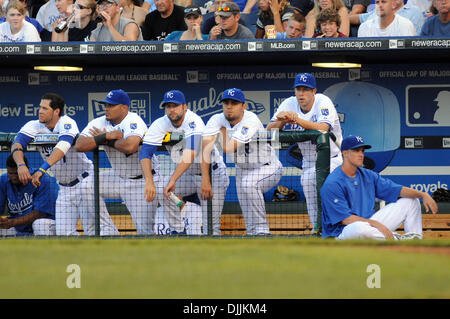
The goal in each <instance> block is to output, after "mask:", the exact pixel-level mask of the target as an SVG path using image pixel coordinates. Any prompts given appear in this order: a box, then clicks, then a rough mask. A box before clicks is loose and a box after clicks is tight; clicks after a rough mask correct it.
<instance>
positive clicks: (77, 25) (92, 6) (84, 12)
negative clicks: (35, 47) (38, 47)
mask: <svg viewBox="0 0 450 319" xmlns="http://www.w3.org/2000/svg"><path fill="white" fill-rule="evenodd" d="M74 10H75V12H76V13H75V15H74V16H73V17H72V18H71V19H70V20H71V21H69V28H67V29H66V30H65V31H63V32H61V33H57V32H56V31H55V27H56V26H57V25H58V23H59V22H60V21H62V20H63V19H65V18H61V19H59V20H57V21H56V22H55V24H54V26H53V31H52V41H53V42H67V41H89V38H90V36H91V33H92V31H94V30H95V28H97V22H95V18H96V17H97V3H96V2H95V0H77V2H76V3H75V6H74Z"/></svg>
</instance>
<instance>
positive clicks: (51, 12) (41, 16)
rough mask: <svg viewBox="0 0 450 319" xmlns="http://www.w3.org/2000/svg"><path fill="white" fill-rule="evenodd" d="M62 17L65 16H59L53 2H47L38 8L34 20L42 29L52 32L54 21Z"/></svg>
mask: <svg viewBox="0 0 450 319" xmlns="http://www.w3.org/2000/svg"><path fill="white" fill-rule="evenodd" d="M64 16H65V14H61V13H60V12H59V11H58V9H57V8H56V2H55V0H49V1H48V2H47V3H46V4H44V5H43V6H42V7H40V8H39V11H38V13H37V15H36V20H38V22H39V23H40V24H41V26H42V27H43V28H44V29H46V30H47V31H50V32H52V30H53V24H54V23H55V21H56V20H58V19H59V18H62V17H64Z"/></svg>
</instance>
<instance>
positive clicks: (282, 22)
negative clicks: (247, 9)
mask: <svg viewBox="0 0 450 319" xmlns="http://www.w3.org/2000/svg"><path fill="white" fill-rule="evenodd" d="M258 7H259V10H260V12H259V16H258V20H257V21H256V33H255V38H256V39H262V38H264V36H265V34H266V31H265V27H266V26H268V25H270V26H275V30H276V31H277V32H285V31H286V25H287V21H288V19H289V18H290V17H291V16H292V15H293V14H294V8H292V7H291V6H290V5H289V3H288V2H287V1H286V0H259V2H258Z"/></svg>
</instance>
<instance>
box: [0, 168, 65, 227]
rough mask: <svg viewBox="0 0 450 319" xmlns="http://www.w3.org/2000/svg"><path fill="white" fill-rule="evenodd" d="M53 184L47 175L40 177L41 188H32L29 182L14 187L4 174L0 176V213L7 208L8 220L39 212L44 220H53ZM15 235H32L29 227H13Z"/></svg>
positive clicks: (54, 199) (54, 197)
mask: <svg viewBox="0 0 450 319" xmlns="http://www.w3.org/2000/svg"><path fill="white" fill-rule="evenodd" d="M56 187H57V185H56V183H55V182H52V180H51V179H50V177H49V176H48V175H44V176H42V177H41V186H39V187H37V188H36V187H34V186H33V184H31V182H29V183H28V184H27V185H23V184H19V185H14V184H13V183H11V180H10V179H9V177H8V174H7V173H5V174H3V175H2V176H0V212H3V211H4V210H5V206H7V207H8V211H9V218H17V217H21V216H25V215H27V214H29V213H31V212H32V211H34V210H37V211H39V212H41V213H42V214H43V215H44V217H45V218H50V219H53V220H54V219H55V202H56V196H55V188H56ZM15 229H16V231H17V235H27V234H32V233H33V228H32V226H31V224H30V225H23V226H18V227H15Z"/></svg>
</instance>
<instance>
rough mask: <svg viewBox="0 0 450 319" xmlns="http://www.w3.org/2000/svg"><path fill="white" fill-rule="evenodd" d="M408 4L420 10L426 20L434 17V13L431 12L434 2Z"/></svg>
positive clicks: (414, 0) (418, 0)
mask: <svg viewBox="0 0 450 319" xmlns="http://www.w3.org/2000/svg"><path fill="white" fill-rule="evenodd" d="M408 4H409V5H412V6H416V7H417V8H419V10H420V11H422V13H423V15H424V17H425V18H429V17H431V16H432V15H433V13H432V12H431V7H433V0H408Z"/></svg>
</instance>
